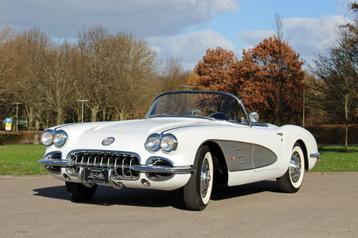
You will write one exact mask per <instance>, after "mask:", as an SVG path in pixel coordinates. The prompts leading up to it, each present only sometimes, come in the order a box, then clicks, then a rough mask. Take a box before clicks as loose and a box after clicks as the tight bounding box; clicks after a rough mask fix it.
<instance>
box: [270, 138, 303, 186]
mask: <svg viewBox="0 0 358 238" xmlns="http://www.w3.org/2000/svg"><path fill="white" fill-rule="evenodd" d="M294 156H299V159H296V158H294ZM293 161H299V165H298V162H295V163H293ZM291 164H292V165H291ZM293 165H295V166H296V167H293ZM297 168H299V169H300V170H299V171H298V170H295V169H297ZM304 171H305V158H304V154H303V151H302V149H301V147H300V145H299V144H295V146H294V147H293V149H292V152H291V158H290V165H289V168H288V169H287V171H286V173H285V174H284V175H283V176H282V177H280V178H278V179H277V184H278V186H279V188H280V190H281V191H282V192H285V193H295V192H297V191H298V190H299V189H300V187H301V186H302V183H303V177H304ZM298 174H299V177H297V176H294V175H298Z"/></svg>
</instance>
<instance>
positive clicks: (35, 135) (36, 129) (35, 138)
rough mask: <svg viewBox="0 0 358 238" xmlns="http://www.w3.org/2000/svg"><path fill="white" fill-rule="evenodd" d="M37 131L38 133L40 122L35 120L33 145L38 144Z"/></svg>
mask: <svg viewBox="0 0 358 238" xmlns="http://www.w3.org/2000/svg"><path fill="white" fill-rule="evenodd" d="M39 131H40V121H39V120H38V119H36V120H35V134H34V144H35V145H38V144H39V142H40V136H39Z"/></svg>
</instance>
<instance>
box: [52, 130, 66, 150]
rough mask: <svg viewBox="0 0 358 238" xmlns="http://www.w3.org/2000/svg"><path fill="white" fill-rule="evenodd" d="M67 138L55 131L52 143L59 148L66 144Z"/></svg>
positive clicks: (63, 133)
mask: <svg viewBox="0 0 358 238" xmlns="http://www.w3.org/2000/svg"><path fill="white" fill-rule="evenodd" d="M67 138H68V136H67V134H66V132H64V131H62V130H61V131H56V133H55V135H54V136H53V143H54V144H55V146H57V147H61V146H63V145H64V144H65V143H66V140H67Z"/></svg>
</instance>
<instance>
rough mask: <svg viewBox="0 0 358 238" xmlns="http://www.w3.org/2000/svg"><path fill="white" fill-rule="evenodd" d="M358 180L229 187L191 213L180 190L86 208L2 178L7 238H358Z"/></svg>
mask: <svg viewBox="0 0 358 238" xmlns="http://www.w3.org/2000/svg"><path fill="white" fill-rule="evenodd" d="M357 181H358V173H332V174H319V173H310V174H306V177H305V181H304V185H303V187H302V188H301V190H300V191H299V192H298V193H296V194H283V193H279V192H277V187H276V184H275V183H274V182H273V181H265V182H260V183H255V184H250V185H244V186H237V187H233V188H221V189H218V190H217V191H215V194H214V195H213V198H212V200H211V202H210V204H209V206H208V207H207V208H206V210H204V211H202V212H190V211H185V210H182V209H181V208H180V202H179V201H180V200H179V199H178V198H177V197H178V193H175V192H169V193H168V192H160V191H148V190H128V189H124V190H113V189H111V188H103V187H102V188H100V189H99V190H97V193H96V195H95V197H94V200H93V202H91V203H87V204H78V203H72V202H70V201H69V200H68V194H67V193H66V190H65V187H64V186H63V183H62V182H61V181H58V180H56V179H54V178H52V177H49V176H24V177H0V237H2V238H3V237H4V238H11V237H36V238H39V237H61V238H67V237H76V238H79V237H106V238H108V237H126V238H127V237H136V238H137V237H155V238H158V237H196V238H197V237H220V238H224V237H358V199H357V198H358V184H357Z"/></svg>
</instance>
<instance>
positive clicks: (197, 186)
mask: <svg viewBox="0 0 358 238" xmlns="http://www.w3.org/2000/svg"><path fill="white" fill-rule="evenodd" d="M213 179H214V164H213V158H212V155H211V153H210V149H209V147H208V146H202V147H200V148H199V150H198V152H197V154H196V158H195V163H194V172H193V174H192V175H191V177H190V180H189V182H188V183H187V184H186V185H185V186H184V189H183V196H184V203H185V207H186V208H187V209H189V210H196V211H200V210H203V209H204V208H205V207H206V206H207V205H208V203H209V201H210V196H211V191H212V188H213Z"/></svg>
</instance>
